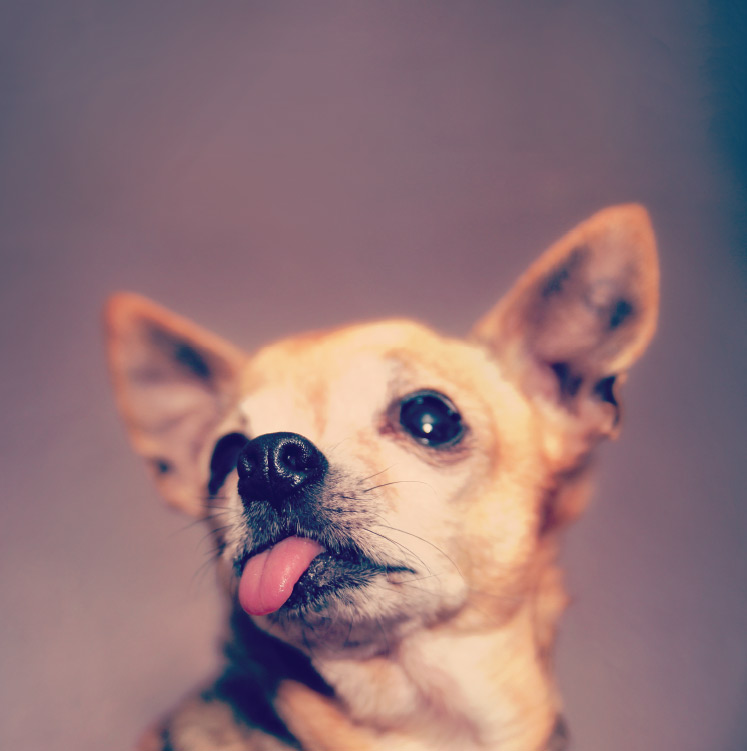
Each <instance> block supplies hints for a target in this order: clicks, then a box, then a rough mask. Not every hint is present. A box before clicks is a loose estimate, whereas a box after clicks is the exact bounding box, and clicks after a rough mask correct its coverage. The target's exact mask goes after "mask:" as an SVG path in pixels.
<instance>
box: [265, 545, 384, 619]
mask: <svg viewBox="0 0 747 751" xmlns="http://www.w3.org/2000/svg"><path fill="white" fill-rule="evenodd" d="M386 574H387V569H386V567H384V566H379V565H378V564H376V563H374V562H373V561H370V560H368V559H366V558H363V557H361V556H359V555H356V554H355V553H353V552H343V553H330V552H327V551H325V552H324V553H322V554H320V555H318V556H317V557H316V558H314V559H313V560H312V561H311V564H310V565H309V567H308V569H307V570H306V571H305V572H304V574H303V575H302V576H301V578H300V579H299V580H298V582H296V585H295V586H294V587H293V592H292V593H291V596H290V597H289V598H288V599H287V600H286V602H285V604H284V605H283V606H282V607H281V608H279V609H278V610H277V611H275V612H274V613H271V614H270V618H271V619H274V620H282V619H300V620H307V619H308V620H312V621H313V620H316V617H317V616H319V615H323V616H324V615H329V614H330V613H331V612H332V611H339V610H340V609H346V610H355V609H356V608H357V606H358V603H359V601H360V599H361V594H362V590H363V589H364V588H366V587H367V586H368V585H369V584H371V582H372V581H373V580H374V579H376V577H379V576H381V577H386Z"/></svg>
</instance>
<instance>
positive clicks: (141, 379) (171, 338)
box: [105, 293, 246, 516]
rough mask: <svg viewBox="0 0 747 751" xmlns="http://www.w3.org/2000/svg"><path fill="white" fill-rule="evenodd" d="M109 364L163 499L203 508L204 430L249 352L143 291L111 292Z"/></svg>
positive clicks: (226, 402)
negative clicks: (137, 293)
mask: <svg viewBox="0 0 747 751" xmlns="http://www.w3.org/2000/svg"><path fill="white" fill-rule="evenodd" d="M105 322H106V331H107V346H108V354H109V366H110V369H111V373H112V378H113V380H114V388H115V392H116V397H117V403H118V405H119V409H120V412H121V413H122V416H123V417H124V421H125V423H126V425H127V428H128V430H129V434H130V439H131V441H132V443H133V446H134V448H135V450H136V451H137V452H138V453H139V454H140V455H141V456H142V457H143V458H144V459H145V460H146V461H147V462H148V464H149V465H150V467H151V470H152V471H153V474H154V476H155V480H156V484H157V485H158V488H159V490H160V491H161V493H162V494H163V496H164V497H165V498H166V500H167V501H168V502H169V503H170V504H171V505H173V506H176V507H177V508H179V509H181V510H182V511H186V512H187V513H189V514H191V515H194V516H200V515H201V514H202V513H203V508H204V499H203V495H204V493H205V485H206V483H207V475H208V468H207V467H201V466H199V457H200V454H201V449H202V448H203V442H204V440H205V438H206V437H207V434H208V433H209V431H210V430H211V428H213V427H214V426H215V425H216V424H217V423H218V422H219V421H220V419H221V418H222V417H223V416H224V414H225V412H226V410H227V409H228V407H229V406H230V405H231V404H232V403H233V402H234V401H235V399H236V396H237V391H238V381H239V374H240V372H241V369H242V367H243V365H244V363H245V361H246V355H245V354H244V353H243V352H241V351H240V350H239V349H237V348H235V347H233V346H232V345H231V344H229V343H228V342H226V341H224V340H222V339H220V338H219V337H217V336H215V335H214V334H211V333H210V332H208V331H206V330H205V329H202V328H200V327H199V326H197V325H196V324H194V323H192V322H191V321H188V320H186V319H185V318H182V317H180V316H177V315H175V314H174V313H171V312H170V311H168V310H166V309H165V308H162V307H161V306H159V305H156V304H155V303H153V302H151V301H150V300H147V299H145V298H143V297H140V296H138V295H134V294H130V293H120V294H117V295H114V296H113V297H111V298H110V299H109V301H108V304H107V306H106V310H105Z"/></svg>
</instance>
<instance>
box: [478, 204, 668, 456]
mask: <svg viewBox="0 0 747 751" xmlns="http://www.w3.org/2000/svg"><path fill="white" fill-rule="evenodd" d="M658 301H659V268H658V262H657V257H656V242H655V239H654V234H653V230H652V228H651V223H650V221H649V217H648V213H647V212H646V210H645V209H644V208H643V207H641V206H638V205H634V204H630V205H625V206H613V207H611V208H608V209H604V210H603V211H600V212H599V213H597V214H595V215H594V216H592V217H591V218H590V219H588V220H587V221H585V222H583V223H581V224H580V225H578V226H577V227H576V228H575V229H573V230H572V231H571V232H569V233H568V234H567V235H565V236H564V237H562V238H561V239H560V240H559V241H558V242H557V243H555V244H554V245H553V246H552V247H550V249H549V250H548V251H546V252H545V253H544V255H542V256H541V257H540V258H539V259H538V260H537V261H536V262H535V263H534V264H533V265H532V266H531V267H530V268H529V270H528V271H527V272H526V273H525V274H524V275H523V276H522V277H521V278H520V279H519V281H518V282H517V283H516V285H515V286H514V287H513V289H512V290H511V291H510V292H509V293H508V295H506V297H504V298H503V299H502V300H501V301H500V302H499V303H498V304H497V305H496V306H495V307H494V308H493V309H492V310H491V311H490V312H488V314H487V315H486V316H485V317H484V318H482V319H481V320H480V321H479V322H478V323H477V325H476V327H475V329H474V331H473V337H474V338H475V339H477V340H478V341H480V342H481V343H483V344H484V345H486V346H487V347H489V348H490V349H491V350H492V351H493V352H494V354H495V355H496V357H497V358H498V359H499V361H500V362H501V364H502V367H503V368H504V370H505V372H506V374H507V376H508V377H509V378H510V379H512V380H513V381H514V382H515V383H516V384H517V385H518V386H519V387H520V388H521V389H522V390H523V391H524V392H525V393H526V394H527V396H529V397H530V398H531V399H533V400H534V401H535V402H537V403H539V404H540V407H541V408H542V409H543V410H544V411H545V412H546V414H547V416H548V419H550V420H552V421H553V423H554V424H555V425H556V426H559V427H560V428H561V431H562V433H564V436H563V437H562V439H561V440H562V441H563V442H565V443H566V444H571V445H573V449H572V452H575V453H576V454H583V453H584V452H585V451H587V450H588V449H589V448H591V446H592V445H593V444H594V443H595V442H596V441H597V440H598V439H599V438H601V437H603V436H609V435H614V434H615V433H616V431H617V428H618V424H619V419H620V415H619V403H618V395H617V393H616V392H617V387H618V386H619V385H620V383H621V382H622V381H623V380H624V378H625V375H626V373H627V371H628V369H629V368H630V366H631V365H632V364H633V363H634V362H635V361H636V360H637V359H638V357H640V355H641V354H642V353H643V351H644V350H645V348H646V347H647V346H648V343H649V342H650V340H651V337H652V336H653V334H654V330H655V328H656V318H657V311H658ZM572 439H574V440H572Z"/></svg>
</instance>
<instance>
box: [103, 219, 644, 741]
mask: <svg viewBox="0 0 747 751" xmlns="http://www.w3.org/2000/svg"><path fill="white" fill-rule="evenodd" d="M657 309H658V263H657V256H656V246H655V240H654V235H653V232H652V229H651V225H650V222H649V219H648V215H647V213H646V211H645V210H644V209H643V208H642V207H640V206H638V205H624V206H616V207H612V208H608V209H605V210H603V211H601V212H599V213H597V214H595V215H594V216H592V217H591V218H590V219H588V220H586V221H585V222H583V223H581V224H580V225H579V226H577V227H576V228H575V229H573V230H572V231H571V232H569V233H568V234H567V235H565V236H564V237H563V238H562V239H561V240H559V241H558V242H557V243H556V244H554V245H553V246H552V247H551V248H550V249H549V250H548V251H547V252H545V253H544V254H543V255H542V256H541V257H540V258H539V259H538V260H537V261H536V262H535V263H534V264H533V265H532V266H531V267H530V268H529V270H528V271H527V272H526V273H525V274H524V275H523V276H522V277H521V278H520V279H519V281H518V282H517V283H516V285H515V286H514V287H513V289H512V290H511V291H510V292H509V293H508V294H507V295H506V296H505V297H504V298H503V299H502V300H501V301H500V302H499V303H498V304H497V305H496V306H495V307H493V308H492V309H491V310H490V311H489V312H488V313H487V314H486V315H485V316H484V317H483V318H482V319H481V320H479V321H478V323H477V324H476V326H475V327H474V329H473V330H472V332H471V334H470V336H469V337H468V338H467V339H466V340H455V339H451V338H446V337H443V336H440V335H438V334H436V333H434V332H433V331H431V330H429V329H427V328H425V327H423V326H421V325H419V324H416V323H413V322H409V321H403V320H395V321H387V322H383V323H370V324H363V325H355V326H349V327H346V328H340V329H336V330H333V331H325V332H321V333H313V334H306V335H303V336H299V337H295V338H291V339H287V340H285V341H281V342H279V343H277V344H273V345H270V346H268V347H266V348H265V349H262V350H260V351H259V352H257V353H256V354H253V355H251V356H249V355H247V354H245V353H244V352H243V351H241V350H240V349H237V348H236V347H234V346H233V345H231V344H229V343H228V342H226V341H224V340H222V339H220V338H218V337H217V336H215V335H213V334H211V333H209V332H208V331H205V330H204V329H202V328H200V327H198V326H197V325H195V324H193V323H191V322H189V321H187V320H185V319H184V318H181V317H179V316H177V315H175V314H173V313H171V312H169V311H167V310H165V309H163V308H161V307H159V306H157V305H155V304H154V303H152V302H150V301H148V300H145V299H143V298H141V297H139V296H136V295H133V294H129V293H122V294H118V295H115V296H114V297H113V298H112V299H111V300H110V302H109V304H108V308H107V311H106V324H107V332H108V351H109V361H110V368H111V372H112V375H113V379H114V384H115V391H116V397H117V402H118V404H119V408H120V410H121V412H122V415H123V417H124V421H125V423H126V425H127V428H128V430H129V434H130V437H131V440H132V443H133V444H134V447H135V450H136V451H137V453H139V454H140V455H142V456H143V457H144V459H145V460H146V462H147V463H148V465H149V466H150V468H151V470H152V472H153V475H154V477H155V481H156V484H157V486H158V488H159V490H160V492H161V494H162V495H163V496H164V497H165V498H166V500H167V501H168V502H169V503H170V504H172V505H173V506H175V507H177V508H179V509H181V510H182V511H185V512H186V513H188V514H191V515H192V516H194V517H198V518H200V519H202V520H204V522H205V523H206V524H207V525H208V527H209V528H210V530H211V535H212V538H213V541H214V544H215V558H216V564H217V571H218V579H219V581H220V584H221V586H222V588H223V589H224V590H225V593H226V596H227V598H228V601H229V603H230V613H231V615H230V629H229V636H228V638H227V643H226V648H225V654H226V662H225V668H224V669H223V671H222V672H221V674H220V675H219V676H218V677H217V678H216V679H214V680H213V681H212V683H210V684H209V685H208V686H207V687H206V688H204V689H202V690H200V691H197V692H195V693H194V694H192V695H191V696H190V697H189V698H187V699H186V700H185V701H184V702H183V703H182V704H181V705H180V706H179V707H178V708H177V709H176V710H175V711H174V712H173V713H171V714H170V715H169V716H168V717H167V718H165V719H163V720H162V721H161V722H160V723H159V724H158V725H156V726H154V728H152V729H151V730H150V731H149V732H148V733H147V734H146V736H145V737H144V738H143V739H142V740H141V742H140V746H139V748H140V749H142V750H143V751H167V750H169V751H218V750H221V751H229V750H230V751H240V750H241V751H249V750H252V751H260V750H261V751H280V750H286V751H287V749H306V750H308V751H426V750H428V751H433V750H434V749H444V750H453V751H456V750H458V751H551V750H552V751H559V750H560V749H563V748H565V747H566V730H565V726H564V724H563V722H562V719H561V703H560V700H559V697H558V694H557V690H556V687H555V684H554V681H553V675H552V647H553V641H554V637H555V630H556V624H557V621H558V618H559V616H560V614H561V612H562V610H563V608H564V606H565V602H566V596H565V593H564V589H563V584H562V579H561V575H560V573H559V571H558V568H557V565H556V552H557V538H558V531H559V530H560V529H562V528H563V526H564V525H565V524H566V523H567V522H568V521H569V520H571V519H573V518H574V517H575V516H576V515H577V514H578V513H579V512H580V511H581V509H582V507H583V506H584V503H585V499H586V496H587V488H588V482H587V477H588V471H587V470H588V468H589V465H590V459H591V458H592V456H593V453H594V449H595V447H596V445H597V444H598V443H599V442H600V441H601V440H602V439H604V438H607V437H612V436H615V435H616V434H617V432H618V430H619V427H620V403H619V388H620V386H621V385H622V382H623V381H624V379H625V377H626V375H627V372H628V370H629V368H630V366H631V365H632V364H633V362H634V361H635V360H637V359H638V357H639V356H640V355H641V354H642V352H643V351H644V349H645V348H646V346H647V345H648V343H649V341H650V340H651V337H652V335H653V333H654V329H655V327H656V317H657Z"/></svg>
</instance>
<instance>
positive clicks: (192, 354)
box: [174, 344, 212, 380]
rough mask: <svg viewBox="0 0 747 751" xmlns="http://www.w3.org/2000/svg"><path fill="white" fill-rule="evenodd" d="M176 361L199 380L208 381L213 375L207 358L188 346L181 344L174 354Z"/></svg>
mask: <svg viewBox="0 0 747 751" xmlns="http://www.w3.org/2000/svg"><path fill="white" fill-rule="evenodd" d="M174 359H176V361H177V362H179V363H181V364H182V365H185V366H186V367H187V368H189V369H190V370H191V371H192V372H193V373H194V374H195V375H196V376H197V377H198V378H204V379H205V380H207V379H208V378H210V376H211V375H212V371H211V370H210V366H209V365H208V364H207V362H206V361H205V358H204V357H203V356H202V355H201V354H200V353H199V352H198V351H197V350H196V349H195V348H194V347H190V346H189V345H188V344H180V345H179V346H178V347H177V348H176V351H175V352H174Z"/></svg>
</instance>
